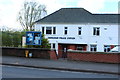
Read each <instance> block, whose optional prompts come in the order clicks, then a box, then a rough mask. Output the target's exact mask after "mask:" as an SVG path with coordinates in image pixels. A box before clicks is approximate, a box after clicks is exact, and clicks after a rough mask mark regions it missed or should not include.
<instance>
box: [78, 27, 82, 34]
mask: <svg viewBox="0 0 120 80" xmlns="http://www.w3.org/2000/svg"><path fill="white" fill-rule="evenodd" d="M81 30H82V28H81V27H78V35H81Z"/></svg>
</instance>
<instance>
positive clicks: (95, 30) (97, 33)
mask: <svg viewBox="0 0 120 80" xmlns="http://www.w3.org/2000/svg"><path fill="white" fill-rule="evenodd" d="M93 35H96V36H99V35H100V28H99V27H94V28H93Z"/></svg>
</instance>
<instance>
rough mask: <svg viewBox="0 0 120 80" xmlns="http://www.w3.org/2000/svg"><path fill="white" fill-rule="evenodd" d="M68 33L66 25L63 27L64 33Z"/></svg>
mask: <svg viewBox="0 0 120 80" xmlns="http://www.w3.org/2000/svg"><path fill="white" fill-rule="evenodd" d="M67 34H68V27H64V35H67Z"/></svg>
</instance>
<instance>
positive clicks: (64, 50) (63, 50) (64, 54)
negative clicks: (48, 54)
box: [62, 45, 67, 58]
mask: <svg viewBox="0 0 120 80" xmlns="http://www.w3.org/2000/svg"><path fill="white" fill-rule="evenodd" d="M62 58H67V45H62Z"/></svg>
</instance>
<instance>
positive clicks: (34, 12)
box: [18, 2, 47, 31]
mask: <svg viewBox="0 0 120 80" xmlns="http://www.w3.org/2000/svg"><path fill="white" fill-rule="evenodd" d="M46 12H47V11H46V7H45V5H40V4H38V3H37V2H24V5H23V8H22V9H21V10H20V11H19V15H18V21H19V22H20V24H21V26H22V27H23V29H24V30H25V31H27V30H30V31H32V30H34V24H35V21H37V20H39V19H41V15H42V13H46Z"/></svg>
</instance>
